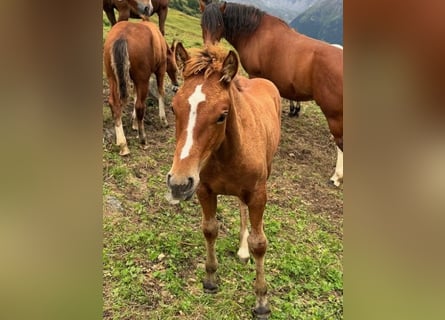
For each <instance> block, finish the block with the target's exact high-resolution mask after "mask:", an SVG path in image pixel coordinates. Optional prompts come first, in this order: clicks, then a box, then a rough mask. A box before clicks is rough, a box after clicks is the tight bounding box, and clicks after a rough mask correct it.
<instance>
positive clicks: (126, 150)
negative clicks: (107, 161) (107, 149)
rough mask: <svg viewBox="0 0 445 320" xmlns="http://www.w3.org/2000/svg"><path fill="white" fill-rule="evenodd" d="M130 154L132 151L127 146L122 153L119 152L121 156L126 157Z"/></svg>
mask: <svg viewBox="0 0 445 320" xmlns="http://www.w3.org/2000/svg"><path fill="white" fill-rule="evenodd" d="M129 154H130V149H128V147H127V146H125V147H123V148H122V149H121V150H120V151H119V155H121V156H126V155H129Z"/></svg>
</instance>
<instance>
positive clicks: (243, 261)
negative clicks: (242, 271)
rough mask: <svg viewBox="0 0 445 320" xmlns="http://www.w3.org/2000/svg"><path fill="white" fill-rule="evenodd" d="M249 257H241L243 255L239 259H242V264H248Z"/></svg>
mask: <svg viewBox="0 0 445 320" xmlns="http://www.w3.org/2000/svg"><path fill="white" fill-rule="evenodd" d="M249 259H250V257H247V258H241V257H239V261H240V262H241V263H242V264H247V262H249Z"/></svg>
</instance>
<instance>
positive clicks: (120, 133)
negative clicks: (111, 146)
mask: <svg viewBox="0 0 445 320" xmlns="http://www.w3.org/2000/svg"><path fill="white" fill-rule="evenodd" d="M109 83H110V96H109V98H108V103H109V105H110V109H111V113H112V114H113V119H114V129H115V132H116V145H117V146H119V149H120V150H119V154H120V155H121V156H125V155H127V154H129V153H130V150H129V149H128V145H127V139H126V138H125V133H124V127H123V126H122V107H125V101H121V100H120V99H119V94H118V92H117V84H116V82H115V81H114V80H109Z"/></svg>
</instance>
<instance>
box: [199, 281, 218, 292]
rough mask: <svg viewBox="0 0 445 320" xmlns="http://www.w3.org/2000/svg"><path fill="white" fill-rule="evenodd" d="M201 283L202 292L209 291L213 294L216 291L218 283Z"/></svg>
mask: <svg viewBox="0 0 445 320" xmlns="http://www.w3.org/2000/svg"><path fill="white" fill-rule="evenodd" d="M202 285H203V287H204V292H205V293H211V294H215V293H217V292H218V285H216V284H214V283H210V282H207V281H205V280H204V281H203V282H202Z"/></svg>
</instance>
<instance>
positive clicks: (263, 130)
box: [237, 76, 281, 165]
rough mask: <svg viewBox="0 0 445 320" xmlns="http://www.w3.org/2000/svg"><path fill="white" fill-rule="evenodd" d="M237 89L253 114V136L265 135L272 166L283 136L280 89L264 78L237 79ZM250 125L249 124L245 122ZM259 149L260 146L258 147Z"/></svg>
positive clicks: (266, 148)
mask: <svg viewBox="0 0 445 320" xmlns="http://www.w3.org/2000/svg"><path fill="white" fill-rule="evenodd" d="M237 88H238V90H239V91H240V93H241V94H242V97H243V99H244V100H245V102H246V103H247V104H248V108H249V110H246V111H247V112H246V113H249V114H252V115H253V118H250V121H251V123H252V126H254V128H252V130H251V134H252V135H256V134H257V135H263V137H264V136H265V137H266V139H265V140H264V141H265V142H266V145H265V150H266V153H267V162H268V164H269V165H270V163H271V161H272V157H273V155H274V154H275V152H276V150H277V148H278V144H279V141H280V134H281V97H280V92H279V91H278V88H277V87H276V86H275V85H274V84H273V83H272V82H271V81H269V80H267V79H263V78H253V79H247V78H245V77H240V76H239V77H237ZM245 123H246V124H248V123H249V122H247V121H246V122H245ZM258 147H259V145H258Z"/></svg>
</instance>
